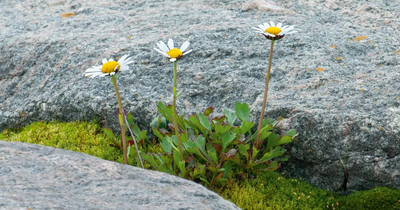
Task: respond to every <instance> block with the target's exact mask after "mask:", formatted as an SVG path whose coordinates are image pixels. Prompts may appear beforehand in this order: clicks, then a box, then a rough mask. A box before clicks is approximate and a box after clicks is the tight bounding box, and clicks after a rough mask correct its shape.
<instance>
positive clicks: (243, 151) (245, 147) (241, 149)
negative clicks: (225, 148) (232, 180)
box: [239, 144, 250, 159]
mask: <svg viewBox="0 0 400 210" xmlns="http://www.w3.org/2000/svg"><path fill="white" fill-rule="evenodd" d="M249 149H250V145H248V144H241V145H239V153H240V154H242V155H244V156H246V159H248V158H249V153H248V150H249Z"/></svg>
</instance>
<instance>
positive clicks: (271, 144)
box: [265, 133, 279, 151]
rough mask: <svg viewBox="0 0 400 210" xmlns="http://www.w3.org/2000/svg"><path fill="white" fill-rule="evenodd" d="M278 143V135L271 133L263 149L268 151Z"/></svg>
mask: <svg viewBox="0 0 400 210" xmlns="http://www.w3.org/2000/svg"><path fill="white" fill-rule="evenodd" d="M278 143H279V135H278V134H275V133H271V134H270V135H269V136H268V142H267V148H265V150H266V151H269V150H270V149H271V148H273V147H275V146H278Z"/></svg>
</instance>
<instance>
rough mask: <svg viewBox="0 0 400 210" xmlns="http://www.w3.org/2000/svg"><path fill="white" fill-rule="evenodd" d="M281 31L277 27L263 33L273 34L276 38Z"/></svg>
mask: <svg viewBox="0 0 400 210" xmlns="http://www.w3.org/2000/svg"><path fill="white" fill-rule="evenodd" d="M281 31H282V30H281V29H280V28H278V27H275V26H272V27H269V28H267V30H265V33H270V34H273V35H275V36H278V34H279V33H280V32H281Z"/></svg>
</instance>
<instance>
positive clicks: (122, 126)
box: [111, 75, 128, 164]
mask: <svg viewBox="0 0 400 210" xmlns="http://www.w3.org/2000/svg"><path fill="white" fill-rule="evenodd" d="M111 82H112V83H113V85H114V88H115V93H116V94H117V100H118V106H119V114H120V116H121V117H123V118H125V117H124V113H123V112H124V111H123V109H122V103H121V97H120V95H119V91H118V86H117V76H116V75H113V76H111ZM119 119H120V118H119ZM120 128H121V139H122V152H123V153H124V164H128V155H127V152H126V139H125V126H124V120H120Z"/></svg>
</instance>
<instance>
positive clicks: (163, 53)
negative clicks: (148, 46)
mask: <svg viewBox="0 0 400 210" xmlns="http://www.w3.org/2000/svg"><path fill="white" fill-rule="evenodd" d="M154 49H155V50H156V51H157V52H159V53H161V54H162V55H163V56H165V57H167V58H169V55H168V54H167V53H165V52H163V51H161V50H159V49H157V48H154Z"/></svg>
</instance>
